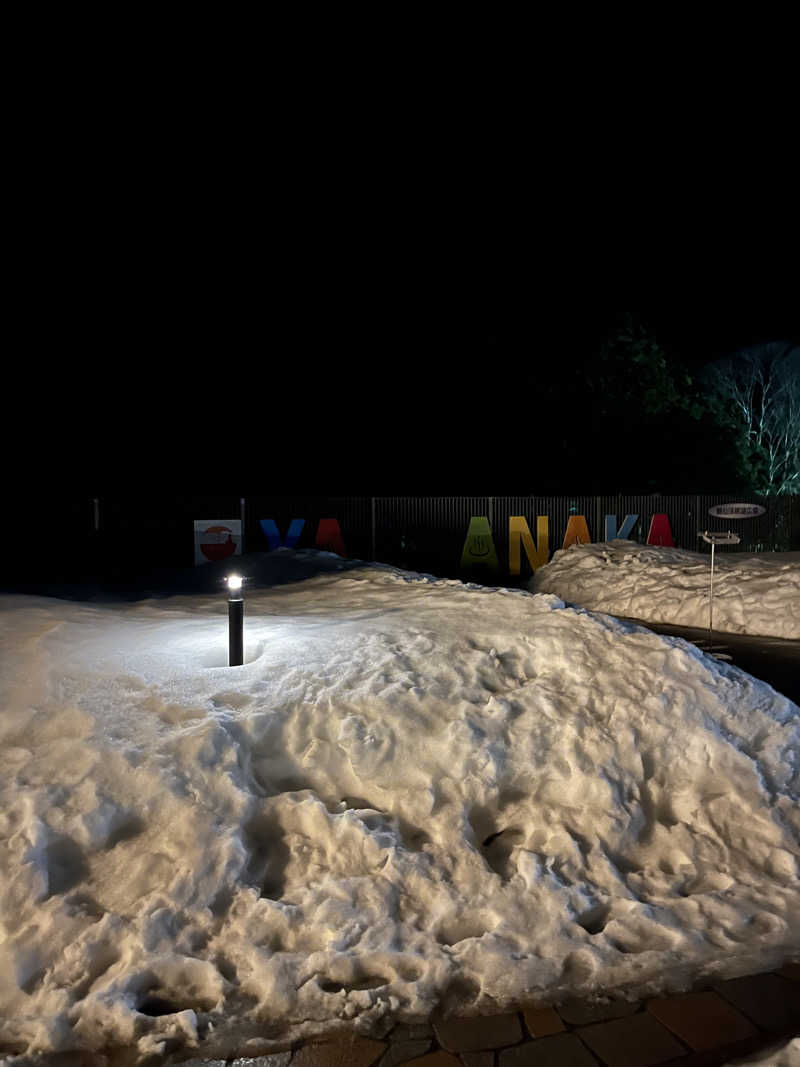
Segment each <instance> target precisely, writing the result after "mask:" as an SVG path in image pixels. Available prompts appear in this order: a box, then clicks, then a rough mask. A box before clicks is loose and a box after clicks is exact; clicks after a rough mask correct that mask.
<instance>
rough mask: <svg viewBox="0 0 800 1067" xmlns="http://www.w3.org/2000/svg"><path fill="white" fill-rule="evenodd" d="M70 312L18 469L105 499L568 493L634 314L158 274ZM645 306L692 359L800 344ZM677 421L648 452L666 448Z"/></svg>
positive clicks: (744, 318)
mask: <svg viewBox="0 0 800 1067" xmlns="http://www.w3.org/2000/svg"><path fill="white" fill-rule="evenodd" d="M262 307H263V314H262V313H260V312H259V311H254V310H253V309H254V308H262ZM62 314H63V318H62V321H61V322H60V324H59V325H60V326H61V327H62V329H63V332H64V335H65V336H71V337H73V338H77V343H75V344H73V345H71V346H70V347H69V350H65V351H64V353H63V354H61V355H60V357H59V358H58V359H56V360H55V362H54V364H53V365H52V366H51V369H50V370H49V371H46V372H44V373H42V370H43V368H40V367H39V366H36V365H33V366H30V367H25V368H23V374H27V375H28V378H29V386H28V390H29V395H28V397H27V398H26V405H25V406H26V408H27V411H26V415H27V416H28V418H27V420H26V422H25V427H24V430H23V434H24V435H25V436H26V439H27V441H28V445H29V448H30V447H38V446H39V445H41V446H42V451H41V455H40V456H38V457H35V458H34V456H33V453H32V452H30V451H25V450H24V449H23V450H19V449H18V450H17V462H16V463H15V464H14V469H13V471H12V473H11V480H12V482H13V481H15V480H16V481H17V482H18V483H20V484H28V485H38V486H39V487H41V488H42V491H44V490H45V489H46V488H47V487H48V486H49V487H53V488H56V487H57V488H58V489H59V490H60V491H64V492H73V491H74V492H87V493H89V494H90V495H95V494H101V495H102V494H109V493H115V494H120V495H124V493H125V492H126V491H127V490H128V488H130V487H136V489H137V491H141V490H143V489H145V488H147V489H152V490H153V491H155V492H159V493H171V492H176V493H177V492H181V491H185V492H204V491H205V492H209V493H212V492H226V493H229V492H234V493H237V494H238V493H245V494H247V493H273V492H274V493H291V492H306V493H324V494H328V495H338V494H347V493H365V494H368V495H369V494H376V495H391V494H393V493H401V494H402V493H409V494H413V493H432V494H442V495H448V494H460V493H495V494H498V495H500V494H502V493H527V492H536V491H539V487H541V488H542V489H544V490H546V491H553V490H554V489H555V488H556V487H557V485H558V484H559V482H558V476H559V464H560V455H559V444H558V442H559V434H560V432H561V429H562V428H563V426H565V425H567V424H568V423H569V421H570V420H572V419H576V418H580V417H581V415H580V412H581V411H582V410H583V409H581V407H580V405H579V404H576V403H575V396H576V394H577V392H579V390H580V385H581V383H582V382H584V381H585V380H586V379H587V376H591V374H592V363H593V359H594V356H595V353H596V352H597V349H598V347H599V346H600V345H601V344H602V342H603V340H604V338H605V337H607V336H608V334H609V331H613V329H614V328H615V326H617V325H618V324H619V322H620V321H621V316H622V315H623V314H624V313H622V312H614V311H607V310H604V309H601V308H598V307H581V306H580V305H578V304H576V305H574V306H565V305H563V304H555V305H553V304H552V303H549V302H544V301H543V302H542V303H541V305H539V306H536V305H535V304H533V303H531V305H530V306H529V307H528V306H520V305H515V306H511V305H509V304H508V303H506V304H497V305H496V306H490V305H489V303H488V302H487V303H480V302H477V303H475V304H474V305H470V304H468V303H466V302H461V303H459V304H457V305H448V304H445V303H442V304H438V303H437V302H436V300H435V299H430V298H429V299H428V300H427V301H426V302H425V303H422V302H421V301H418V300H417V299H415V297H414V295H413V293H411V292H409V293H408V295H405V296H402V297H401V296H399V295H393V296H389V297H383V298H382V299H380V300H377V299H373V298H372V297H370V296H369V295H368V294H367V293H364V294H360V293H359V292H358V291H354V292H353V293H348V294H347V296H343V295H341V290H339V291H338V292H337V296H336V297H335V298H332V299H329V300H323V299H320V298H318V297H317V295H316V294H315V293H313V292H312V293H311V294H309V296H308V298H307V299H301V298H296V299H295V300H294V301H291V302H286V301H282V300H278V299H276V300H275V301H270V299H269V294H266V295H264V294H262V296H261V297H260V298H259V299H258V300H256V298H255V294H254V293H252V292H248V291H246V290H244V291H241V292H237V293H236V294H235V298H232V297H231V296H230V294H228V296H227V298H226V299H225V300H224V301H219V302H215V301H214V299H213V292H209V290H208V289H207V288H205V289H203V290H201V291H200V292H199V293H198V294H197V295H195V296H193V295H192V294H189V295H187V294H186V293H185V292H184V293H183V295H182V296H181V298H180V299H177V298H175V299H172V298H171V295H170V293H169V291H168V290H165V289H164V288H163V287H162V288H161V289H159V290H158V291H157V292H156V291H155V290H153V291H149V290H148V289H147V288H146V287H143V288H142V289H141V290H140V291H138V292H133V293H131V292H130V291H126V292H125V293H124V294H122V295H117V296H114V295H113V293H112V294H109V293H105V295H104V303H103V309H102V313H101V314H95V315H91V314H87V307H86V306H85V305H81V304H80V303H78V305H77V306H76V305H75V304H72V305H71V306H69V307H68V308H65V309H63V313H62ZM638 314H639V315H640V317H641V318H642V319H643V321H645V322H646V323H647V324H648V326H649V327H650V328H652V330H653V331H654V332H655V333H656V334H657V336H658V338H659V341H660V343H662V344H663V346H664V348H665V351H666V352H667V353H668V354H669V355H670V356H671V357H672V358H680V359H681V360H682V361H683V363H684V364H685V365H687V366H688V367H690V368H691V367H699V366H701V365H702V364H703V363H705V362H707V361H708V360H709V359H713V358H718V357H720V356H724V355H727V354H729V353H731V352H733V351H736V350H737V349H740V348H743V347H746V346H749V345H753V344H757V343H760V342H764V341H771V340H792V341H794V340H797V339H798V338H800V329H799V328H798V326H799V325H800V323H798V319H797V316H796V315H795V314H794V313H792V312H789V311H785V310H780V309H753V308H746V307H744V308H743V307H739V306H737V307H722V306H720V307H710V306H703V307H702V308H690V309H680V308H673V309H669V310H663V309H662V310H657V311H642V312H639V313H638ZM51 335H52V332H51ZM545 383H546V384H547V387H548V389H549V392H548V394H547V395H548V397H549V400H548V405H547V410H546V411H543V410H542V404H541V402H540V399H539V398H538V394H539V393H540V392H541V388H542V387H543V385H544V384H545ZM554 398H555V402H554ZM509 428H511V432H509ZM616 433H617V437H618V438H622V437H623V436H624V427H623V428H619V429H617V431H616ZM659 434H660V440H659V441H651V442H648V443H647V447H656V448H658V447H666V446H667V444H668V442H666V441H665V440H664V435H665V431H664V428H663V427H661V428H660V429H659ZM609 447H611V446H610V445H609ZM608 462H609V457H608V454H607V453H606V454H595V451H594V449H591V448H587V449H584V450H583V452H582V458H581V459H580V462H578V461H577V460H576V459H575V458H574V457H573V460H572V461H571V464H569V465H567V467H566V468H565V470H564V472H563V473H564V477H565V478H568V479H569V481H570V485H569V486H566V485H565V486H564V488H563V492H565V493H569V492H581V491H587V490H589V491H591V490H593V489H595V488H598V483H597V477H596V476H597V475H598V469H599V467H600V466H601V465H602V464H608ZM545 470H546V471H547V472H548V473H547V478H545V477H544V476H543V472H544V471H545ZM584 471H585V472H586V478H585V481H586V484H585V485H582V484H575V483H576V481H578V480H580V479H582V478H583V473H584ZM593 479H594V480H593Z"/></svg>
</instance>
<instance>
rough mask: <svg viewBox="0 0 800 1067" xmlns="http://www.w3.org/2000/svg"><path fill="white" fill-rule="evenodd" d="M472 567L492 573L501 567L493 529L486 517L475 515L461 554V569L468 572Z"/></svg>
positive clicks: (470, 521)
mask: <svg viewBox="0 0 800 1067" xmlns="http://www.w3.org/2000/svg"><path fill="white" fill-rule="evenodd" d="M471 567H480V568H482V569H483V568H485V569H486V570H490V571H496V570H498V569H499V567H500V564H499V563H498V561H497V552H496V551H495V547H494V540H493V539H492V528H491V526H490V525H489V520H488V518H487V517H486V516H485V515H479V516H476V515H473V517H472V518H471V519H470V520H469V529H468V530H467V539H466V541H465V542H464V551H463V552H462V553H461V568H462V570H467V569H468V568H471Z"/></svg>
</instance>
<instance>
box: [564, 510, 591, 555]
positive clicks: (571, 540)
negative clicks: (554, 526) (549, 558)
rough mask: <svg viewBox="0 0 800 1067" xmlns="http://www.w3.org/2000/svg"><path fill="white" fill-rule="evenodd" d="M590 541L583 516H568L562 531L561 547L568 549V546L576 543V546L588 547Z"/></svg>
mask: <svg viewBox="0 0 800 1067" xmlns="http://www.w3.org/2000/svg"><path fill="white" fill-rule="evenodd" d="M591 540H592V539H591V537H590V536H589V527H588V526H587V525H586V518H585V516H583V515H570V517H569V522H568V523H567V528H566V530H565V531H564V544H563V545H562V546H561V547H562V548H569V546H570V545H574V544H575V542H576V541H577V543H578V544H581V545H588V544H589V542H590V541H591Z"/></svg>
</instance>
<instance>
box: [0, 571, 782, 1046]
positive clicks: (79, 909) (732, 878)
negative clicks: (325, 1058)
mask: <svg viewBox="0 0 800 1067" xmlns="http://www.w3.org/2000/svg"><path fill="white" fill-rule="evenodd" d="M253 573H255V571H253ZM251 584H255V583H254V582H253V583H251ZM226 613H227V609H226V602H225V598H224V594H223V595H207V594H192V595H182V596H176V597H171V598H168V599H161V600H148V601H144V602H139V603H123V604H110V603H102V604H97V603H93V604H81V603H74V602H66V601H60V600H54V599H47V598H34V597H27V596H8V597H2V598H0V632H1V633H2V649H3V653H2V655H3V661H2V673H0V794H2V796H1V799H2V803H1V804H0V813H1V814H0V1053H5V1054H8V1055H11V1056H13V1055H17V1054H25V1055H33V1054H36V1053H46V1052H50V1051H53V1050H56V1051H67V1050H77V1049H80V1050H102V1049H113V1048H115V1047H120V1046H125V1047H127V1048H129V1049H133V1050H135V1055H136V1056H138V1057H139V1058H144V1057H146V1056H149V1055H152V1054H154V1053H155V1054H164V1053H168V1054H169V1053H173V1052H176V1051H180V1050H184V1049H194V1048H196V1047H199V1048H200V1049H201V1053H202V1055H205V1056H225V1055H232V1054H233V1053H237V1054H239V1055H247V1054H253V1055H255V1054H258V1053H259V1052H260V1051H264V1050H265V1049H267V1048H269V1047H275V1046H276V1043H277V1042H282V1041H286V1040H287V1039H290V1038H297V1037H303V1036H305V1037H308V1036H313V1035H314V1034H318V1033H321V1032H324V1031H326V1030H330V1029H331V1028H332V1027H337V1026H339V1027H342V1026H346V1027H353V1026H355V1027H356V1028H358V1029H359V1030H361V1031H363V1032H372V1033H380V1032H381V1031H382V1028H385V1027H386V1026H387V1025H388V1023H389V1021H390V1020H406V1021H411V1020H414V1019H420V1018H422V1017H427V1016H429V1014H430V1013H431V1012H432V1011H433V1010H434V1009H435V1008H437V1007H438V1008H441V1009H443V1010H445V1011H452V1010H457V1011H460V1012H465V1013H468V1012H471V1013H478V1012H496V1011H499V1010H503V1008H505V1007H510V1006H511V1005H513V1004H518V1003H521V1002H522V1001H524V1000H527V999H530V998H537V999H538V1000H540V1001H543V1002H551V1003H555V1002H559V1001H562V1000H564V999H566V998H570V997H575V996H580V997H587V996H588V997H591V996H601V995H604V994H608V993H610V992H611V991H614V992H615V993H616V994H617V995H619V994H622V995H627V996H629V997H631V998H638V997H641V996H644V995H652V994H656V993H661V992H669V991H676V990H680V989H685V988H687V987H688V985H689V984H690V983H692V982H693V981H695V980H697V979H698V978H699V977H701V976H715V977H733V976H735V975H738V974H743V973H752V972H754V971H757V970H765V969H769V968H771V967H777V966H780V965H781V964H782V963H783V962H784V961H786V960H787V959H790V958H793V957H795V958H796V957H797V956H798V955H800V914H799V913H798V909H797V894H798V889H799V888H800V878H799V877H798V875H799V863H800V805H798V799H799V798H798V793H799V792H800V729H799V728H798V716H799V715H800V710H799V709H798V708H797V707H796V706H795V705H794V704H792V703H791V702H790V701H789V700H787V699H786V698H784V697H782V696H780V695H779V694H777V693H776V692H775V691H774V690H772V689H771V688H770V687H769V686H767V685H766V684H764V683H762V682H760V681H757V680H756V679H753V678H751V677H749V676H748V675H746V674H743V673H742V672H741V671H739V670H737V669H736V668H734V667H732V666H729V665H725V664H722V663H719V662H717V661H715V660H713V659H710V658H707V657H705V656H703V655H702V654H701V653H700V652H699V651H698V650H697V649H696V648H695V647H694V646H692V645H690V644H688V643H686V642H684V641H682V640H679V639H674V638H666V637H659V636H657V635H655V634H653V633H650V632H648V631H646V630H644V629H642V628H641V627H635V626H632V625H628V624H623V623H620V622H617V621H616V620H613V619H610V618H608V617H605V616H597V615H593V614H591V613H589V612H587V611H582V610H575V609H571V608H567V607H565V605H564V603H563V602H562V601H561V600H559V599H558V598H556V597H554V596H546V595H537V596H533V595H530V594H529V593H526V592H523V591H511V590H504V589H487V588H480V587H477V586H469V585H464V584H462V583H460V582H455V581H436V580H434V579H431V578H426V577H424V576H419V575H413V574H409V573H405V572H400V571H397V570H395V569H393V568H388V567H372V566H366V565H364V566H362V567H360V568H359V567H357V568H353V569H351V570H346V571H332V572H329V573H320V574H318V575H317V576H316V577H313V578H307V579H305V580H302V581H298V582H295V583H293V584H277V585H274V586H272V587H270V588H260V589H252V588H251V589H249V590H248V591H247V592H246V654H245V659H246V662H245V664H244V665H243V666H241V667H237V668H229V667H227V666H225V649H226V628H227V619H226Z"/></svg>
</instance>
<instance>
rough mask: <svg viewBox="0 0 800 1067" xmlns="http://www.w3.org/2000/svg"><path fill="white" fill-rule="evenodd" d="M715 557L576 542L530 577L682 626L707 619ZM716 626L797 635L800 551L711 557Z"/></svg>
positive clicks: (569, 595)
mask: <svg viewBox="0 0 800 1067" xmlns="http://www.w3.org/2000/svg"><path fill="white" fill-rule="evenodd" d="M710 575H711V557H710V555H702V554H701V553H699V552H686V551H684V550H682V549H678V548H657V547H654V546H652V545H639V544H636V543H635V542H633V541H608V542H602V543H600V544H589V545H577V544H576V545H572V546H570V548H568V549H562V550H560V551H558V552H556V553H554V555H553V558H552V559H551V561H550V562H549V563H548V564H547V565H546V566H544V567H541V568H539V569H538V570H537V571H536V573H535V574H534V576H533V578H532V579H531V581H530V583H529V588H530V589H531V590H533V591H535V592H537V593H554V594H555V595H556V596H558V597H561V599H562V600H564V601H566V602H567V603H569V604H579V605H580V606H581V607H584V608H589V609H590V610H592V611H604V612H608V613H609V614H610V615H622V616H626V617H628V618H633V619H642V620H648V621H651V622H664V623H674V624H676V625H681V626H700V627H703V626H708V618H709V585H710ZM714 629H715V630H721V631H726V632H728V633H736V634H760V635H763V636H770V637H784V638H791V639H796V638H800V559H798V558H796V554H795V553H787V554H785V555H780V554H775V555H767V556H737V555H735V554H727V555H726V554H725V553H722V552H720V553H717V554H716V557H715V562H714Z"/></svg>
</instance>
